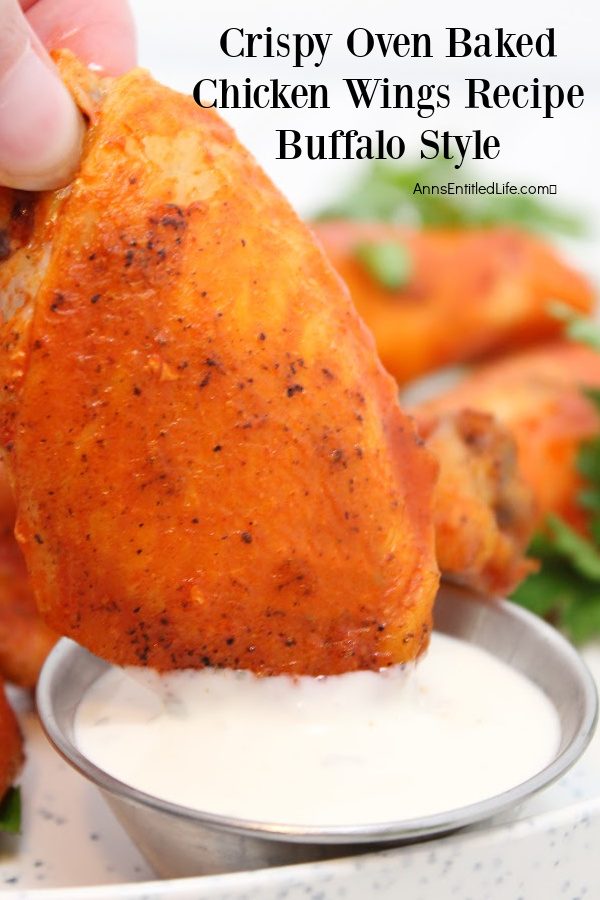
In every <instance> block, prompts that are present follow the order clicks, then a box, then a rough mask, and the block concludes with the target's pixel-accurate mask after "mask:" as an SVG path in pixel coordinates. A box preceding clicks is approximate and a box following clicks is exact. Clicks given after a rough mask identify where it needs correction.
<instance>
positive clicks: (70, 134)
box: [0, 44, 84, 191]
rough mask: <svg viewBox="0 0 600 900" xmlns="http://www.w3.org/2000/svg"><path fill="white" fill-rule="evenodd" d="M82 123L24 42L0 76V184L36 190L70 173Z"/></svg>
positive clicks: (55, 80) (59, 181)
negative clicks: (9, 65)
mask: <svg viewBox="0 0 600 900" xmlns="http://www.w3.org/2000/svg"><path fill="white" fill-rule="evenodd" d="M83 133H84V125H83V120H82V118H81V115H80V114H79V111H78V110H77V107H76V106H75V103H74V102H73V100H72V98H71V96H70V94H69V92H68V91H67V89H66V87H65V86H64V84H63V83H62V81H61V80H60V77H59V76H58V73H57V72H55V71H54V70H53V69H52V68H51V67H50V66H49V65H47V64H46V63H45V62H44V61H43V60H42V59H40V57H39V56H38V55H37V54H36V53H35V51H34V49H33V47H32V46H31V44H27V45H26V47H25V49H24V51H23V53H22V54H21V56H20V57H19V58H18V59H17V61H16V62H15V63H14V65H13V66H12V67H11V68H10V69H9V70H8V71H7V72H6V74H5V75H4V77H3V78H2V80H1V81H0V183H1V184H5V185H7V186H8V187H17V188H21V189H23V190H29V191H38V190H46V189H50V188H58V187H63V186H64V185H65V184H67V183H68V181H69V180H70V179H71V178H72V176H73V174H74V173H75V171H76V169H77V166H78V163H79V157H80V153H81V142H82V140H83Z"/></svg>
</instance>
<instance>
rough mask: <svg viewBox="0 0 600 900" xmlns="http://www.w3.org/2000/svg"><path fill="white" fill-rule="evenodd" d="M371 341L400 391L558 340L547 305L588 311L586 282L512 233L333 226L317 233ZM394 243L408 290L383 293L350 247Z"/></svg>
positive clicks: (537, 243)
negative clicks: (421, 378)
mask: <svg viewBox="0 0 600 900" xmlns="http://www.w3.org/2000/svg"><path fill="white" fill-rule="evenodd" d="M313 228H314V230H315V233H316V234H317V237H318V238H319V240H320V241H321V243H322V245H323V247H324V249H325V252H326V253H327V255H328V256H329V259H330V260H331V262H332V263H333V265H334V267H335V268H336V269H337V271H338V272H339V274H340V275H341V276H342V278H343V279H344V281H345V282H346V284H347V285H348V287H349V289H350V293H351V295H352V299H353V300H354V302H355V304H356V306H357V309H358V311H359V313H360V315H361V316H362V317H363V319H364V320H365V322H366V323H367V325H368V326H369V328H370V329H371V330H372V332H373V334H374V335H375V340H376V343H377V349H378V351H379V355H380V357H381V360H382V362H383V364H384V366H385V367H386V369H387V370H388V371H389V372H391V373H392V375H394V376H395V378H396V379H397V380H398V381H399V382H400V383H401V384H404V383H406V382H407V381H410V380H411V379H412V378H415V377H416V376H418V375H422V374H424V373H426V372H429V371H432V370H434V369H437V368H440V367H441V366H445V365H450V364H454V363H460V362H467V361H471V360H474V359H478V358H481V357H483V356H485V355H486V354H491V353H499V352H504V351H507V350H511V349H515V348H519V347H521V346H523V345H525V344H531V343H534V342H539V341H543V340H546V339H548V338H551V337H552V336H554V335H557V334H558V333H559V332H560V331H561V329H562V328H563V325H562V324H561V323H560V322H558V321H557V320H556V319H555V318H553V317H552V316H551V315H550V313H549V311H548V306H549V304H550V302H551V301H557V300H559V301H562V302H563V303H565V304H567V305H568V306H570V307H572V308H573V309H576V310H580V311H582V312H587V311H589V310H590V309H591V307H592V304H593V293H592V290H591V287H590V285H589V284H588V282H587V281H586V280H585V279H584V278H583V276H581V275H580V274H578V273H577V272H575V271H574V270H573V269H571V268H570V267H569V266H567V265H565V264H564V263H563V262H562V261H561V260H560V259H559V258H558V256H557V255H556V253H555V252H554V251H553V250H552V249H550V248H549V247H548V246H547V245H546V244H545V243H544V242H543V241H541V240H540V239H538V238H534V237H532V236H531V235H528V234H525V233H522V232H518V231H513V230H509V229H489V230H485V231H483V230H479V231H465V230H463V231H458V230H456V231H442V230H433V229H431V230H426V231H412V230H410V229H407V228H401V227H398V226H394V225H385V224H369V223H364V222H350V221H344V222H329V223H323V224H317V225H314V226H313ZM381 242H391V243H392V244H394V243H397V244H398V245H399V246H401V247H402V248H405V249H406V251H407V252H408V260H409V277H408V280H407V282H406V284H405V285H404V286H402V287H400V288H398V289H396V290H389V289H388V288H386V287H384V286H383V285H382V284H380V283H378V282H377V281H376V279H375V278H374V277H372V276H371V275H370V274H369V272H368V271H367V269H366V268H365V267H364V265H363V264H362V263H361V262H360V261H359V259H358V257H357V254H356V250H357V247H359V246H360V245H361V244H364V243H381Z"/></svg>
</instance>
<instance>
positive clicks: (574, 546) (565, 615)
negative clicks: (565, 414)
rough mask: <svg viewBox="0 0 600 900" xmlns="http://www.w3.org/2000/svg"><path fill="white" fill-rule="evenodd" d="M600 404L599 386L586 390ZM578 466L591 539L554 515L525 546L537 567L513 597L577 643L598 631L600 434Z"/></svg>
mask: <svg viewBox="0 0 600 900" xmlns="http://www.w3.org/2000/svg"><path fill="white" fill-rule="evenodd" d="M585 394H586V396H588V397H589V399H590V400H591V401H592V402H593V403H594V404H595V405H597V406H599V407H600V391H598V390H586V391H585ZM577 468H578V470H579V472H580V473H581V474H582V475H583V477H584V478H585V480H586V484H585V487H584V488H583V489H582V491H581V492H580V494H579V498H578V499H579V503H580V504H581V506H582V507H583V508H584V509H585V510H587V512H588V513H589V525H588V527H589V533H590V536H591V537H590V539H589V540H588V539H587V538H585V537H583V536H582V535H580V534H578V532H576V531H575V530H574V529H573V528H571V526H570V525H568V524H567V523H566V522H564V521H563V520H562V519H560V518H559V517H558V516H550V517H549V519H548V523H547V529H546V530H545V531H544V532H541V533H539V534H538V535H536V536H535V538H534V540H533V541H532V543H531V546H530V548H529V553H530V555H531V556H533V557H535V558H536V559H538V560H540V563H541V566H540V570H539V571H538V572H536V573H535V574H533V575H530V576H529V578H527V579H526V580H525V581H524V582H523V583H522V584H520V585H519V587H518V588H517V590H516V591H515V592H514V594H513V600H515V601H516V602H517V603H520V604H521V605H522V606H525V607H527V609H530V610H532V612H535V613H537V614H538V615H541V616H544V617H545V618H546V619H548V620H549V621H551V622H553V623H554V624H556V625H558V626H559V627H560V628H562V630H563V631H564V632H565V633H566V634H567V635H568V636H569V637H570V638H571V639H572V640H573V641H575V642H576V643H580V642H582V641H585V640H588V639H589V638H591V637H593V636H594V635H597V634H600V437H598V438H594V439H592V440H590V441H586V442H584V443H583V444H582V445H581V447H580V448H579V452H578V455H577Z"/></svg>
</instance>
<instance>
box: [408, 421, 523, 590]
mask: <svg viewBox="0 0 600 900" xmlns="http://www.w3.org/2000/svg"><path fill="white" fill-rule="evenodd" d="M417 422H418V427H419V432H420V434H421V435H422V436H423V438H424V440H425V443H426V446H427V447H428V449H429V450H431V452H432V453H433V454H434V456H435V457H436V459H437V460H438V462H439V465H440V474H439V479H438V483H437V485H436V489H435V504H434V517H435V535H436V553H437V560H438V565H439V567H440V569H441V572H442V575H443V576H444V577H446V578H449V579H451V580H453V581H457V582H460V583H461V584H463V585H465V586H468V587H471V588H473V589H474V590H477V591H480V592H482V593H484V594H487V595H490V594H491V595H492V596H493V595H503V594H508V593H510V592H511V591H512V590H513V589H514V588H515V587H516V586H517V584H519V582H520V581H522V579H523V578H525V576H526V575H527V574H529V572H531V571H532V570H533V569H534V568H535V563H533V562H532V561H531V560H530V559H527V558H526V552H527V547H528V545H529V542H530V540H531V537H532V535H533V532H534V528H535V518H534V503H533V496H532V491H531V490H530V488H529V486H528V485H527V484H526V482H525V480H524V479H523V477H522V476H521V474H520V472H519V470H518V466H517V451H516V445H515V441H514V439H513V437H512V436H511V434H510V433H509V432H508V430H507V429H506V428H505V427H504V426H502V425H501V424H500V423H499V422H497V421H496V419H495V418H494V417H493V416H491V415H488V414H487V413H481V412H477V411H475V410H470V409H458V410H457V411H455V412H443V413H440V414H438V415H429V416H428V415H426V414H424V413H422V414H420V415H418V417H417Z"/></svg>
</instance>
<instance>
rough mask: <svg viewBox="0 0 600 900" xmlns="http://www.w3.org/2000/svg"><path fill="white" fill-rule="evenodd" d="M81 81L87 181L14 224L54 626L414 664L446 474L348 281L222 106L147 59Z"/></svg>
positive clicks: (208, 649)
mask: <svg viewBox="0 0 600 900" xmlns="http://www.w3.org/2000/svg"><path fill="white" fill-rule="evenodd" d="M70 65H71V70H73V63H72V62H71V63H70ZM71 77H73V75H72V72H71ZM77 77H79V76H77ZM82 83H83V84H84V89H83V92H84V94H85V98H86V99H85V103H84V105H85V106H86V111H87V112H88V115H89V116H90V118H91V125H90V128H89V132H88V136H87V139H86V143H85V148H84V155H83V160H82V164H81V170H80V172H79V174H78V176H77V177H76V179H75V181H74V182H73V184H72V185H71V186H70V187H69V188H68V189H66V190H63V191H59V192H56V193H54V194H48V195H40V197H38V198H37V199H36V200H35V202H32V198H26V200H25V201H24V199H23V197H21V196H15V195H14V194H6V193H5V198H4V209H5V211H6V212H5V218H4V220H3V222H2V223H0V225H1V227H2V228H3V229H4V233H5V239H4V246H5V248H6V251H7V252H6V253H5V256H6V257H7V258H6V259H5V261H4V262H3V263H2V264H1V265H0V287H1V289H2V291H3V293H4V295H5V298H6V302H7V306H8V308H9V312H10V313H12V316H11V318H9V319H8V321H7V322H6V324H5V326H4V328H3V331H2V334H1V336H0V338H1V342H2V347H3V351H4V352H3V353H2V356H1V358H0V368H1V369H2V383H3V384H4V386H5V389H4V391H3V392H2V402H1V404H0V425H1V430H0V436H1V439H2V444H3V446H4V448H5V450H6V459H7V462H8V467H9V469H10V473H11V477H12V481H13V485H14V488H15V495H16V500H17V508H18V518H17V527H16V534H17V538H18V540H19V543H20V545H21V547H22V550H23V552H24V555H25V558H26V561H27V565H28V568H29V571H30V574H31V579H32V584H33V588H34V591H35V594H36V597H37V601H38V604H39V607H40V610H41V611H42V613H43V615H44V617H45V619H46V620H47V622H48V623H49V624H50V626H51V627H52V628H55V629H56V630H57V631H60V632H62V633H64V634H67V635H70V636H72V637H73V638H75V639H76V640H78V641H79V642H81V643H82V644H84V645H85V646H87V647H89V648H90V649H91V650H92V651H94V652H95V653H98V654H99V655H101V656H104V657H106V658H107V659H110V660H112V661H115V662H118V663H132V664H142V665H151V666H153V667H155V668H157V669H170V668H176V667H183V666H198V667H201V666H204V665H213V666H228V667H236V668H249V669H252V670H254V671H256V672H259V673H263V674H271V673H282V672H292V673H308V674H325V673H333V672H341V671H345V670H350V669H358V668H379V667H381V666H387V665H390V664H392V663H398V662H403V661H405V660H409V659H412V658H414V657H415V656H417V655H418V654H419V653H420V652H421V651H422V650H423V649H424V648H425V647H426V645H427V642H428V635H429V631H430V628H431V609H432V604H433V600H434V597H435V593H436V588H437V583H438V572H437V566H436V562H435V556H434V537H433V522H432V494H433V485H434V480H435V471H436V465H435V462H434V460H433V458H432V457H431V456H430V454H429V453H428V452H427V451H426V449H425V448H424V447H423V446H422V444H421V442H420V441H419V440H418V438H417V436H416V434H415V431H414V428H413V425H412V424H411V421H410V420H409V419H408V417H406V416H405V415H404V414H403V413H402V412H401V410H400V409H399V407H398V404H397V399H396V387H395V384H394V382H393V379H392V378H391V377H389V376H388V375H387V374H386V373H385V372H384V370H383V368H382V367H381V364H380V363H379V361H378V359H377V356H376V352H375V349H374V344H373V341H372V338H371V336H370V335H369V333H368V331H367V329H366V328H365V327H364V325H363V324H362V322H361V321H360V319H359V317H358V315H357V314H356V312H355V310H354V308H353V306H352V303H351V301H350V298H349V296H348V293H347V291H346V289H345V288H344V286H343V285H342V283H341V281H340V280H339V278H338V277H337V276H336V274H335V273H334V271H333V269H332V268H331V267H330V265H329V263H328V261H327V260H326V258H325V256H324V255H323V253H322V252H321V250H320V249H319V247H318V245H317V243H316V242H315V240H314V238H313V236H312V235H311V233H310V231H309V230H308V228H307V227H306V226H305V225H303V224H302V223H301V222H300V221H299V220H298V218H297V217H296V216H295V215H294V213H293V212H292V210H291V209H290V207H289V206H288V205H287V203H286V202H285V201H284V200H283V199H282V197H281V196H280V195H279V193H278V192H277V191H276V190H275V188H274V187H273V185H272V184H271V183H270V182H269V181H268V179H267V178H266V177H265V175H264V174H263V173H262V171H261V170H260V169H259V168H258V166H257V165H256V163H255V162H254V161H253V160H252V158H251V157H250V156H249V154H248V153H247V152H246V151H245V150H244V149H243V148H242V147H241V146H240V144H239V143H238V142H237V140H236V139H235V136H234V134H233V133H232V131H231V129H230V128H228V127H227V126H226V125H225V124H224V123H223V122H222V121H221V120H220V119H219V117H218V116H217V115H216V114H215V113H214V112H213V111H211V110H205V109H200V108H199V107H197V106H196V105H195V104H194V102H193V101H192V100H191V98H187V97H184V96H182V95H179V94H176V93H174V92H172V91H170V90H168V89H166V88H164V87H161V86H160V85H158V84H156V83H155V82H154V81H153V80H152V79H151V78H150V77H149V76H148V75H147V74H146V73H144V72H143V71H134V72H131V73H129V74H128V75H125V76H123V77H122V78H119V79H117V80H114V81H105V82H102V83H97V84H95V85H91V86H90V81H89V74H88V73H81V76H80V81H79V82H78V87H79V91H78V93H77V96H78V97H79V99H80V102H81V90H82V88H81V84H82ZM21 208H23V209H24V212H23V214H22V215H20V213H19V210H20V209H21ZM21 219H22V220H23V221H21ZM15 223H17V224H20V226H21V230H20V232H17V229H16V224H15Z"/></svg>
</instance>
